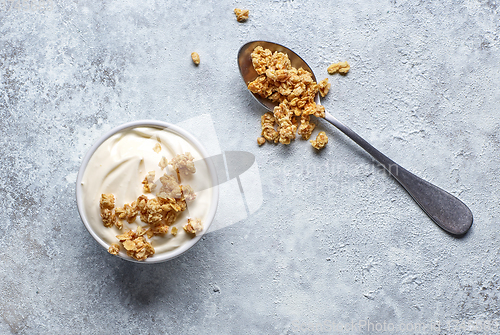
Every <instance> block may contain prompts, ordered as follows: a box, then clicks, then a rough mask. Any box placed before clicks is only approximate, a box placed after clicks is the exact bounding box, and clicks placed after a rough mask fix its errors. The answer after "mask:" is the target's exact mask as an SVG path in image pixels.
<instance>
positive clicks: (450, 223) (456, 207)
mask: <svg viewBox="0 0 500 335" xmlns="http://www.w3.org/2000/svg"><path fill="white" fill-rule="evenodd" d="M257 46H262V47H263V48H265V49H269V50H271V51H272V52H274V51H279V52H283V53H286V54H287V55H288V58H289V59H290V61H291V64H292V66H293V67H295V68H300V67H302V68H303V69H304V70H307V71H309V72H310V73H311V74H312V77H313V79H314V81H316V77H315V76H314V72H313V71H312V70H311V68H310V67H309V66H308V65H307V63H306V62H305V61H304V60H303V59H302V58H301V57H300V56H299V55H297V54H296V53H295V52H293V51H292V50H290V49H288V48H286V47H284V46H282V45H280V44H277V43H272V42H267V41H253V42H249V43H246V44H245V45H243V46H242V47H241V48H240V51H239V52H238V65H239V68H240V73H241V76H242V78H243V80H244V81H245V85H247V87H248V83H250V82H251V81H253V80H255V79H256V78H257V76H258V75H257V72H256V71H255V70H254V68H253V64H252V58H251V53H252V51H253V50H254V49H255V48H256V47H257ZM316 82H317V81H316ZM252 95H253V96H254V97H255V99H257V101H258V102H259V103H260V104H261V105H262V106H263V107H264V108H266V109H268V110H270V111H272V110H273V109H274V107H275V106H276V105H277V104H276V103H273V102H272V101H270V100H268V99H265V98H263V97H261V96H259V95H257V94H253V93H252ZM315 102H316V104H320V100H319V94H316V97H315ZM325 120H326V121H328V122H329V123H331V124H333V125H334V126H335V127H337V128H338V129H339V130H340V131H342V132H343V133H344V134H345V135H347V136H348V137H349V138H351V139H352V140H353V141H354V142H356V143H357V144H358V145H359V146H360V147H362V148H363V149H364V150H365V151H366V152H368V153H369V154H370V155H371V156H372V157H373V158H374V159H375V160H377V161H378V162H379V163H380V164H381V165H382V166H383V167H384V168H385V169H386V170H387V171H388V172H389V174H390V175H391V176H392V177H394V179H396V180H397V181H398V182H399V184H401V186H403V188H404V189H405V190H406V191H407V192H408V194H410V196H411V197H412V198H413V200H415V202H416V203H417V204H418V205H419V206H420V208H422V210H423V211H424V212H425V213H426V214H427V215H428V216H429V218H430V219H431V220H432V221H434V222H435V223H436V224H437V225H438V226H439V227H441V228H442V229H443V230H445V231H446V232H448V233H450V234H452V235H455V236H463V235H465V233H467V231H468V230H469V229H470V227H471V226H472V222H473V216H472V212H471V210H470V209H469V208H468V207H467V206H466V205H465V204H464V203H463V202H462V201H460V199H458V198H457V197H455V196H454V195H452V194H450V193H448V192H446V191H445V190H443V189H441V188H439V187H437V186H435V185H433V184H431V183H429V182H427V181H425V180H423V179H422V178H419V177H417V176H416V175H414V174H413V173H411V172H409V171H408V170H406V169H404V168H403V167H401V166H400V165H399V164H397V163H395V162H394V161H393V160H391V159H390V158H388V157H387V156H385V155H384V154H382V153H381V152H380V151H378V150H377V149H376V148H375V147H373V146H372V145H371V144H370V143H368V142H367V141H365V140H364V139H363V138H362V137H361V136H359V135H358V134H356V133H355V132H354V131H352V130H351V129H350V128H349V127H347V126H346V125H344V124H343V123H342V122H340V121H339V120H337V119H336V118H335V117H333V115H331V114H330V113H328V112H325Z"/></svg>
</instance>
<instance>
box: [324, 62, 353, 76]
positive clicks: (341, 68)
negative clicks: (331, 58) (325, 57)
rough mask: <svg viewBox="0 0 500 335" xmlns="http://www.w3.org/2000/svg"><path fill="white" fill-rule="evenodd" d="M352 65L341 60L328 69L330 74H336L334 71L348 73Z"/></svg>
mask: <svg viewBox="0 0 500 335" xmlns="http://www.w3.org/2000/svg"><path fill="white" fill-rule="evenodd" d="M350 69H351V67H350V66H349V64H348V63H347V62H339V63H334V64H332V65H330V66H329V67H328V69H327V71H328V73H329V74H334V73H337V72H338V73H340V74H347V72H349V70H350Z"/></svg>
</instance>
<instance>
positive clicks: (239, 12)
mask: <svg viewBox="0 0 500 335" xmlns="http://www.w3.org/2000/svg"><path fill="white" fill-rule="evenodd" d="M234 14H235V15H236V20H237V21H238V22H245V21H246V20H248V14H250V11H249V10H248V9H240V8H235V9H234Z"/></svg>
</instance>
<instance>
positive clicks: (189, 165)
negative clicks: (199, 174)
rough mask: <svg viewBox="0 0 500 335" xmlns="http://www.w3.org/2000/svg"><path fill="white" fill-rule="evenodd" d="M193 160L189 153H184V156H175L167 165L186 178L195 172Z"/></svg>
mask: <svg viewBox="0 0 500 335" xmlns="http://www.w3.org/2000/svg"><path fill="white" fill-rule="evenodd" d="M193 160H194V158H193V156H192V155H191V153H190V152H186V153H185V154H179V155H177V156H175V157H174V158H172V160H171V161H170V162H169V163H168V164H169V165H172V168H173V169H174V170H177V171H178V172H179V173H180V174H183V175H185V176H187V175H188V174H190V173H195V172H196V167H195V166H194V163H193Z"/></svg>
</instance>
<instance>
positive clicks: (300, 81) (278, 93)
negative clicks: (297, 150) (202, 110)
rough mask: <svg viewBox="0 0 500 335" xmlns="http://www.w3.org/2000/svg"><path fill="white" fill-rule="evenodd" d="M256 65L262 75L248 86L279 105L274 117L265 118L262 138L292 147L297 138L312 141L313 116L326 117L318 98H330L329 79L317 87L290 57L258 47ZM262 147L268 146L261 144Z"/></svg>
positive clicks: (253, 55)
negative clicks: (325, 96) (319, 94)
mask: <svg viewBox="0 0 500 335" xmlns="http://www.w3.org/2000/svg"><path fill="white" fill-rule="evenodd" d="M251 57H252V64H253V67H254V69H255V71H256V72H257V74H258V75H259V76H258V77H257V78H256V79H255V80H254V81H252V82H250V83H249V84H248V89H249V90H250V91H251V92H252V93H255V94H258V95H260V96H261V97H263V98H267V99H270V100H271V101H273V102H277V103H279V105H278V106H276V107H275V108H274V111H273V113H266V114H264V115H263V116H262V118H261V125H262V137H263V138H264V139H266V140H267V141H269V142H274V143H277V142H280V143H282V144H290V142H291V141H292V140H294V139H295V136H296V134H299V135H301V137H302V139H304V140H308V139H309V138H310V137H311V134H312V132H313V130H314V128H315V127H316V125H315V124H314V123H313V122H311V115H314V116H315V117H325V107H323V106H321V105H317V104H316V103H315V102H314V97H315V96H316V94H317V93H318V92H320V93H321V94H322V95H323V94H325V95H326V94H327V93H328V90H329V89H330V84H329V83H328V79H325V80H323V81H321V82H320V84H317V83H316V82H315V81H314V80H313V77H312V74H311V73H310V72H308V71H306V70H304V69H302V68H299V69H296V68H294V67H293V66H292V64H291V62H290V59H289V58H288V55H286V54H284V53H282V52H277V51H276V52H274V53H273V52H271V50H269V49H264V48H262V47H261V46H257V47H256V48H255V49H254V50H253V52H252V54H251ZM258 143H259V144H260V145H261V144H263V143H264V142H263V141H262V139H259V140H258Z"/></svg>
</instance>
